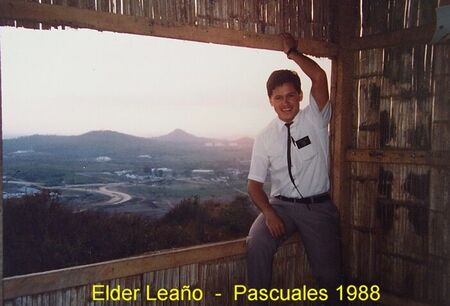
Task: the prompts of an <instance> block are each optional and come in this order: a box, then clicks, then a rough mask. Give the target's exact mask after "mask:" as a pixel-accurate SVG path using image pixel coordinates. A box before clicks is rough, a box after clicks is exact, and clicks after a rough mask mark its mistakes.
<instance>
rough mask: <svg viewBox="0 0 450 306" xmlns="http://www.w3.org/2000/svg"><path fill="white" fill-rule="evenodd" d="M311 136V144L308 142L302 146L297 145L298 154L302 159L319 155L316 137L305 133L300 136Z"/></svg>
mask: <svg viewBox="0 0 450 306" xmlns="http://www.w3.org/2000/svg"><path fill="white" fill-rule="evenodd" d="M306 136H307V137H308V138H309V142H310V143H309V144H306V145H304V146H302V147H301V148H300V147H299V146H297V147H296V150H297V155H298V156H299V157H300V159H301V160H303V161H306V160H310V159H312V158H314V157H315V156H316V155H317V153H318V152H317V144H316V143H315V139H314V138H313V137H311V135H304V136H302V137H300V139H304V137H306Z"/></svg>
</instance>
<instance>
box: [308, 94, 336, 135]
mask: <svg viewBox="0 0 450 306" xmlns="http://www.w3.org/2000/svg"><path fill="white" fill-rule="evenodd" d="M308 115H309V116H310V118H311V119H312V121H313V122H316V123H318V124H319V125H320V126H321V127H326V126H327V125H328V123H329V122H330V119H331V103H330V101H328V102H327V104H325V106H324V107H323V109H322V111H320V110H319V105H317V102H316V99H314V97H313V95H311V94H309V112H308Z"/></svg>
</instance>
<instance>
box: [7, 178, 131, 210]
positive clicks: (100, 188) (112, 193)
mask: <svg viewBox="0 0 450 306" xmlns="http://www.w3.org/2000/svg"><path fill="white" fill-rule="evenodd" d="M7 182H8V183H10V184H17V185H24V186H35V187H37V188H40V189H56V190H71V191H82V192H93V193H99V194H102V195H106V196H108V197H110V198H109V199H108V200H106V201H101V202H97V203H92V206H104V205H119V204H123V203H125V202H128V201H130V200H131V199H132V198H133V197H132V196H131V195H129V194H128V193H124V192H120V191H117V190H111V189H112V188H114V187H117V186H120V185H125V184H124V183H110V184H76V185H66V186H43V185H42V184H40V183H37V182H26V181H9V180H8V181H7Z"/></svg>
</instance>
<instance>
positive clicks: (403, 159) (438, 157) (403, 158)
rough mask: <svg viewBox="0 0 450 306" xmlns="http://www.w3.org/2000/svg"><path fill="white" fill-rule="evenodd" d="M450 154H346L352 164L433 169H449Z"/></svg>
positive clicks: (401, 152) (356, 152)
mask: <svg viewBox="0 0 450 306" xmlns="http://www.w3.org/2000/svg"><path fill="white" fill-rule="evenodd" d="M448 156H450V152H429V151H412V150H395V151H394V150H384V151H383V150H370V149H365V150H363V149H359V150H356V149H350V150H347V152H346V160H347V161H351V162H366V163H383V164H413V165H429V166H432V167H449V166H450V160H449V158H448Z"/></svg>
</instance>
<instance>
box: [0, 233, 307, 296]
mask: <svg viewBox="0 0 450 306" xmlns="http://www.w3.org/2000/svg"><path fill="white" fill-rule="evenodd" d="M299 241H300V239H299V236H298V235H294V236H293V237H292V238H290V239H289V240H288V241H287V242H285V245H288V244H292V243H298V242H299ZM246 252H247V247H246V242H245V238H242V239H237V240H232V241H226V242H218V243H211V244H205V245H200V246H194V247H190V248H185V249H177V250H169V251H158V252H155V253H152V254H148V255H141V256H136V257H130V258H125V259H118V260H112V261H107V262H101V263H96V264H90V265H84V266H77V267H70V268H66V269H60V270H54V271H48V272H42V273H34V274H28V275H20V276H13V277H8V278H5V279H3V290H4V300H11V299H14V298H16V297H20V296H29V295H33V294H38V293H42V292H51V291H56V290H60V289H64V288H73V287H77V286H82V285H87V284H94V283H98V282H102V281H106V280H111V279H118V278H123V277H128V276H133V275H140V274H143V273H147V272H152V271H160V270H166V269H173V268H177V267H180V266H184V265H190V264H196V263H204V262H209V261H213V260H218V259H223V258H227V257H234V256H245V254H246Z"/></svg>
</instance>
